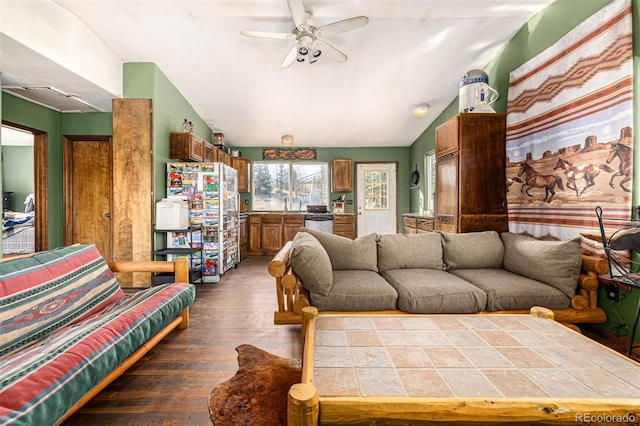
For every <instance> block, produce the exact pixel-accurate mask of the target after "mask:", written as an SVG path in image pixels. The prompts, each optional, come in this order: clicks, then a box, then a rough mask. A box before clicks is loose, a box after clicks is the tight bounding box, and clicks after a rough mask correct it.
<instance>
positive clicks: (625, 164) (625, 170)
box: [602, 127, 633, 192]
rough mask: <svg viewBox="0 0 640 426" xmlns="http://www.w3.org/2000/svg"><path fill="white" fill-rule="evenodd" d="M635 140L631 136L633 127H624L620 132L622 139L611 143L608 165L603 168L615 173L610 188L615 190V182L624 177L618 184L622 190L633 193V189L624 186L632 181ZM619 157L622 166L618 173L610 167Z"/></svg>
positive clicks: (619, 167) (619, 166)
mask: <svg viewBox="0 0 640 426" xmlns="http://www.w3.org/2000/svg"><path fill="white" fill-rule="evenodd" d="M632 146H633V140H632V135H631V127H623V128H622V129H621V130H620V139H618V140H617V141H615V142H612V143H611V149H610V150H609V156H608V157H607V160H606V164H604V165H603V166H602V168H603V169H604V170H605V171H607V172H609V173H614V174H613V175H612V176H611V179H610V180H609V186H610V187H611V188H615V185H614V184H613V181H614V179H615V178H617V177H618V176H622V180H621V181H620V182H619V183H618V185H619V186H620V188H622V189H623V190H624V191H626V192H631V189H629V188H627V187H626V186H625V185H624V184H625V183H627V182H630V181H631V170H632V166H633V150H632ZM616 157H618V159H619V160H620V164H619V165H618V171H617V172H616V171H615V170H614V169H612V168H611V167H609V166H608V165H609V164H611V162H612V161H613V160H614V159H615V158H616Z"/></svg>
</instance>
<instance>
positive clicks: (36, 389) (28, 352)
mask: <svg viewBox="0 0 640 426" xmlns="http://www.w3.org/2000/svg"><path fill="white" fill-rule="evenodd" d="M194 296H195V289H194V287H193V286H192V285H189V284H165V285H162V286H157V287H152V288H149V289H145V290H142V291H139V292H136V293H134V294H132V295H129V296H125V295H124V293H123V292H122V290H121V289H120V287H119V285H118V283H117V281H116V280H115V278H114V276H113V274H112V273H111V271H110V270H109V268H108V266H107V265H106V263H105V261H104V259H102V257H101V256H100V254H99V252H98V251H97V250H96V248H95V246H93V245H78V246H72V247H66V248H63V249H56V250H50V251H48V252H44V253H41V254H36V255H34V256H32V257H29V258H26V259H16V260H11V261H8V262H3V263H0V326H1V327H2V333H1V334H0V424H16V425H49V424H55V422H56V421H57V420H58V419H59V418H61V417H62V416H63V415H64V414H65V413H66V412H67V411H68V410H69V409H70V408H71V407H72V406H73V405H74V404H75V403H76V402H77V401H78V400H80V399H81V398H82V396H84V394H86V393H87V392H88V391H89V390H90V389H91V388H93V387H94V386H95V385H96V384H97V383H98V382H100V381H101V380H102V379H103V378H104V377H105V376H106V375H107V374H108V373H109V372H111V371H112V370H113V369H114V368H115V367H116V366H118V364H120V363H121V362H122V361H123V360H125V359H126V358H127V357H128V356H129V355H130V354H131V353H133V352H134V351H135V350H136V349H137V348H138V347H140V346H141V345H142V344H143V343H145V342H146V341H147V340H149V338H151V337H152V336H153V335H154V334H155V333H157V332H158V331H159V330H160V329H162V327H164V326H165V325H166V324H167V323H168V322H170V321H171V320H172V319H173V318H175V317H176V316H177V315H178V313H179V312H180V311H181V310H182V309H184V308H185V307H187V306H188V305H189V304H190V303H191V302H192V301H193V299H194Z"/></svg>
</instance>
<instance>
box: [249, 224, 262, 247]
mask: <svg viewBox="0 0 640 426" xmlns="http://www.w3.org/2000/svg"><path fill="white" fill-rule="evenodd" d="M260 222H261V221H260V216H258V215H249V254H255V255H261V254H263V253H262V225H261V223H260Z"/></svg>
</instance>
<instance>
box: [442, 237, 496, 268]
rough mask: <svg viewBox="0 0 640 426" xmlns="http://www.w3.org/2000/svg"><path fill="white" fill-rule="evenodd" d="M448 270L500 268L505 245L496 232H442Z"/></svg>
mask: <svg viewBox="0 0 640 426" xmlns="http://www.w3.org/2000/svg"><path fill="white" fill-rule="evenodd" d="M440 234H441V235H442V249H443V255H444V263H445V265H446V268H447V269H482V268H500V267H502V260H503V258H504V245H503V244H502V240H501V239H500V235H498V233H497V232H496V231H482V232H466V233H462V234H452V233H449V232H440Z"/></svg>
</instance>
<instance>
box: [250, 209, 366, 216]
mask: <svg viewBox="0 0 640 426" xmlns="http://www.w3.org/2000/svg"><path fill="white" fill-rule="evenodd" d="M248 213H249V214H250V215H265V214H282V215H298V214H299V215H316V214H317V215H327V214H330V215H334V216H353V215H355V213H354V212H343V213H333V212H327V213H309V212H299V211H297V210H289V211H286V212H283V211H260V212H248Z"/></svg>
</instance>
